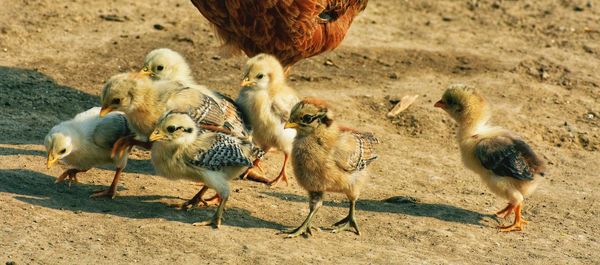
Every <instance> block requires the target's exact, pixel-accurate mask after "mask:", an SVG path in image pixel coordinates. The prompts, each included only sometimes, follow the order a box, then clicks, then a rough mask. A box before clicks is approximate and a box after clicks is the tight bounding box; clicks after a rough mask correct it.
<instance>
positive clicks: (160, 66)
mask: <svg viewBox="0 0 600 265" xmlns="http://www.w3.org/2000/svg"><path fill="white" fill-rule="evenodd" d="M163 69H165V67H164V66H162V65H159V66H157V67H156V70H158V71H162V70H163Z"/></svg>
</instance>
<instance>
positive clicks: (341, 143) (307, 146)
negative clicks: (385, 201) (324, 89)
mask: <svg viewBox="0 0 600 265" xmlns="http://www.w3.org/2000/svg"><path fill="white" fill-rule="evenodd" d="M285 127H286V128H295V129H296V130H297V132H298V134H297V135H296V138H295V140H294V147H293V151H292V158H293V159H292V164H293V165H294V173H295V175H296V179H297V180H298V183H299V184H300V186H302V187H303V188H304V189H305V190H306V191H308V194H309V199H310V200H309V207H310V213H309V214H308V217H307V218H306V220H305V221H304V222H303V223H302V225H301V226H300V227H298V228H296V229H293V230H290V231H286V232H288V233H290V235H288V237H296V236H299V235H302V234H307V235H311V234H312V231H311V229H312V226H311V221H312V218H313V217H314V215H315V214H316V212H317V210H318V209H319V208H320V207H321V205H322V200H323V194H324V193H325V192H339V193H344V194H346V196H347V197H348V199H349V200H350V212H349V213H348V216H347V217H346V218H344V219H342V220H340V221H339V222H337V223H335V224H334V226H336V229H335V230H333V232H339V231H344V230H351V229H352V228H354V229H355V232H356V234H358V235H360V230H359V229H358V224H357V223H356V220H355V218H354V212H355V207H356V200H357V199H358V196H359V194H360V190H361V188H362V186H363V185H364V184H365V183H366V181H367V180H368V173H367V170H366V168H367V166H368V165H369V164H370V163H371V162H373V161H374V160H375V159H377V155H376V154H375V150H374V145H375V144H378V143H379V141H378V140H377V138H375V136H374V135H373V134H371V133H361V132H358V131H355V130H352V129H348V128H343V127H339V126H338V125H337V123H335V122H334V119H333V114H332V112H331V110H329V109H328V106H327V104H326V103H325V102H323V101H321V100H318V99H313V98H307V99H304V100H302V101H300V102H299V103H298V104H296V105H295V106H294V108H293V109H292V112H291V116H290V119H289V121H288V122H287V123H286V125H285Z"/></svg>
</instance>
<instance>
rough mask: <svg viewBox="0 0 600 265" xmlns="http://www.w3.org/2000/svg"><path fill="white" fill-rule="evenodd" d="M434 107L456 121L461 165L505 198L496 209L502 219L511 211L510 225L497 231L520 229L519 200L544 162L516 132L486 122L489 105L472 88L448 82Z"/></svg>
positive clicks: (541, 171)
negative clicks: (512, 217) (504, 201)
mask: <svg viewBox="0 0 600 265" xmlns="http://www.w3.org/2000/svg"><path fill="white" fill-rule="evenodd" d="M434 106H435V107H438V108H441V109H443V110H444V111H446V112H447V113H448V114H449V115H450V117H452V118H453V119H454V120H455V121H456V122H457V123H458V126H459V127H458V134H457V139H458V143H459V146H460V152H461V155H462V160H463V162H464V164H465V166H466V167H467V168H469V169H471V170H473V171H474V172H475V173H477V174H479V176H481V179H482V180H483V182H485V184H486V185H487V186H488V187H489V188H490V189H491V190H492V192H493V193H495V194H496V195H498V196H500V197H502V198H504V199H506V200H508V205H507V206H506V207H505V208H504V209H502V210H501V211H499V212H497V213H496V214H497V215H498V216H500V217H503V218H506V217H508V216H509V215H510V214H511V213H512V212H514V213H515V219H514V222H513V224H511V225H508V226H501V227H499V228H500V229H501V231H505V232H508V231H520V230H523V226H524V224H526V223H527V221H525V220H523V218H522V216H521V209H522V207H523V200H524V199H525V197H526V196H528V195H530V194H531V193H532V192H533V191H534V190H535V188H536V187H537V186H538V183H539V182H540V179H541V177H542V176H544V163H543V162H542V160H541V159H540V158H539V157H538V156H537V155H536V154H535V153H534V152H533V150H532V149H531V147H529V145H528V144H527V143H525V142H524V141H523V140H522V139H521V138H520V137H519V136H518V135H516V134H514V133H513V132H511V131H508V130H506V129H503V128H499V127H492V126H490V125H489V124H488V120H489V118H490V116H491V115H490V114H491V111H490V107H489V105H488V103H487V101H486V100H485V98H484V97H483V96H482V95H481V94H480V93H479V91H477V90H476V89H473V88H470V87H467V86H465V85H460V84H458V85H451V86H450V87H449V88H448V89H447V90H446V92H445V93H444V95H443V96H442V99H441V100H439V101H438V102H436V103H435V105H434Z"/></svg>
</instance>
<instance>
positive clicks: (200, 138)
mask: <svg viewBox="0 0 600 265" xmlns="http://www.w3.org/2000/svg"><path fill="white" fill-rule="evenodd" d="M200 130H202V129H199V128H198V127H197V123H196V121H195V120H194V119H193V118H192V117H190V116H189V114H188V113H187V112H186V113H179V112H167V113H166V114H165V115H164V116H163V117H162V118H161V119H160V121H159V122H158V125H157V126H156V129H155V130H154V132H153V133H152V134H151V135H150V140H151V141H153V142H154V144H153V145H152V164H153V165H154V167H155V168H156V170H157V172H158V173H159V174H160V175H162V176H164V177H167V178H172V179H189V180H196V181H202V182H203V183H204V184H205V185H206V186H208V187H210V188H212V189H214V190H216V191H217V194H218V195H219V197H220V198H221V202H220V203H219V206H218V208H217V211H216V213H215V215H214V216H213V218H212V220H211V221H209V222H201V223H196V224H195V225H213V226H214V227H215V228H218V227H219V226H220V225H221V218H222V216H223V211H224V209H225V203H227V200H228V198H229V194H230V189H229V180H231V179H233V178H235V177H238V176H239V175H240V174H241V173H243V172H244V171H245V170H247V169H248V167H251V166H252V161H253V160H254V159H256V158H260V157H261V156H262V155H263V154H264V152H263V151H262V150H260V149H259V148H257V147H255V146H254V145H253V144H252V143H251V142H249V141H246V140H242V139H240V138H236V137H233V136H230V135H227V134H224V133H219V132H212V131H208V130H202V131H200Z"/></svg>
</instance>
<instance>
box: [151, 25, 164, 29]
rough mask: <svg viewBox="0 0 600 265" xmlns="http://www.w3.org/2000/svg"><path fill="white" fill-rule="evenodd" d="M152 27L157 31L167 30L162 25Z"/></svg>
mask: <svg viewBox="0 0 600 265" xmlns="http://www.w3.org/2000/svg"><path fill="white" fill-rule="evenodd" d="M152 27H154V29H155V30H164V29H165V26H163V25H161V24H154V26H152Z"/></svg>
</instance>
